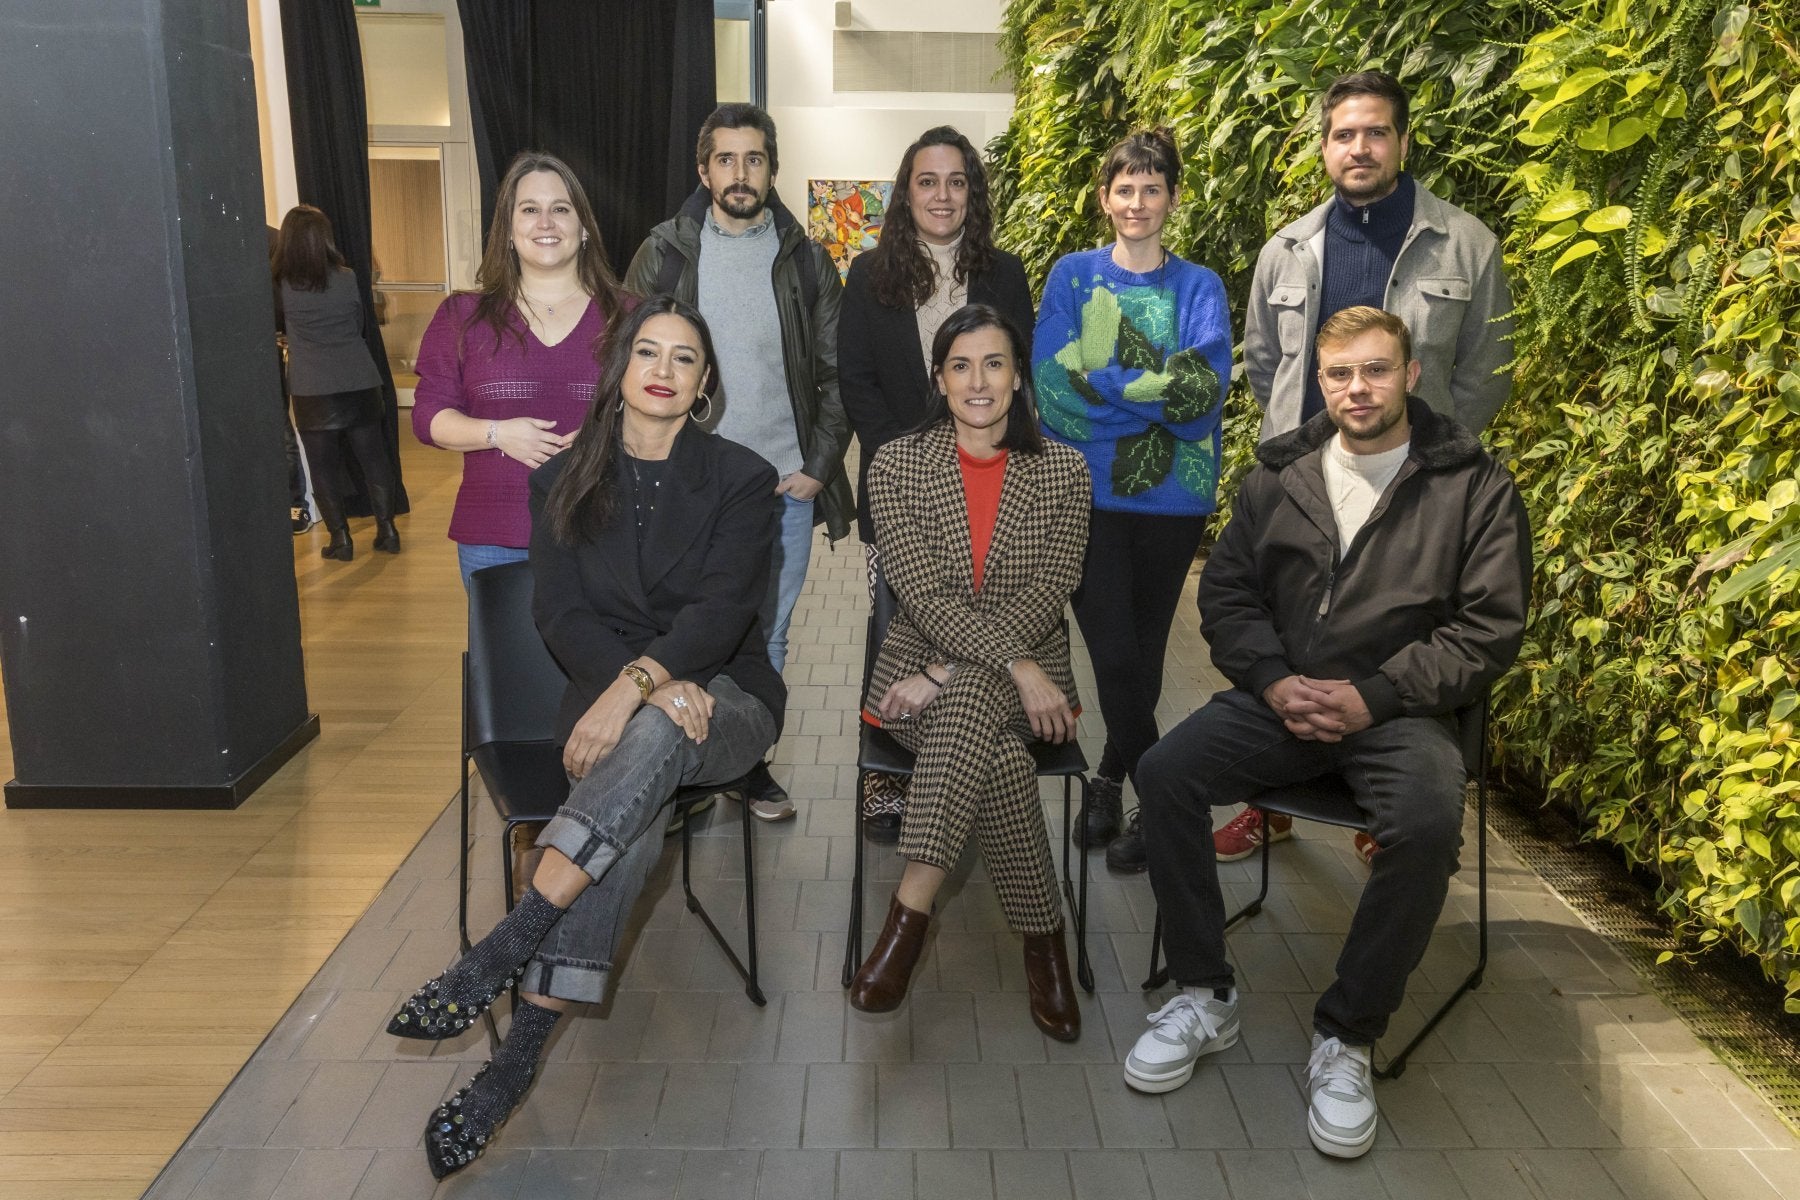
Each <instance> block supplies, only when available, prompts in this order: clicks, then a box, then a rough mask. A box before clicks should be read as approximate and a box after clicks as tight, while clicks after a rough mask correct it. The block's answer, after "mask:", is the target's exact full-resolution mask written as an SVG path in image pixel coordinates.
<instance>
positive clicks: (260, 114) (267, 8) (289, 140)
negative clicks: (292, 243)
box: [248, 0, 300, 228]
mask: <svg viewBox="0 0 1800 1200" xmlns="http://www.w3.org/2000/svg"><path fill="white" fill-rule="evenodd" d="M248 3H249V7H250V62H251V65H252V67H253V68H254V69H255V71H256V126H257V132H258V133H259V134H260V135H261V137H260V141H261V143H262V174H263V210H264V217H265V219H266V220H267V221H268V223H269V224H270V225H273V226H275V227H276V228H280V226H281V218H282V217H284V216H286V215H287V211H288V209H290V208H292V207H294V205H296V204H298V203H300V191H299V186H298V184H296V183H295V180H294V132H293V125H292V123H291V121H290V120H289V117H288V98H287V60H286V59H285V58H283V57H282V50H281V0H248Z"/></svg>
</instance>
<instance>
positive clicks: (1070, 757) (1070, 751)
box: [843, 569, 1094, 994]
mask: <svg viewBox="0 0 1800 1200" xmlns="http://www.w3.org/2000/svg"><path fill="white" fill-rule="evenodd" d="M899 607H900V602H899V600H898V598H897V597H895V595H894V591H893V589H892V588H890V587H889V586H888V584H887V580H886V579H884V578H882V576H881V573H880V571H879V569H878V570H877V571H876V574H875V604H874V606H873V608H872V609H871V611H870V613H869V625H868V634H867V641H866V643H865V644H864V646H863V673H862V690H861V691H860V692H858V693H857V696H858V708H857V728H858V730H859V731H860V737H859V739H858V745H857V757H856V767H857V770H858V772H859V773H860V774H859V780H860V776H861V775H866V774H869V773H870V772H877V773H880V774H883V775H911V774H912V773H913V753H912V751H910V750H908V749H907V748H906V747H904V746H902V745H901V744H900V743H899V742H897V741H895V740H894V739H893V737H892V735H890V734H888V733H887V732H886V731H884V730H882V729H880V728H878V727H877V726H874V725H871V724H869V723H868V722H867V721H864V720H862V709H861V697H862V696H864V695H866V694H867V693H868V690H869V679H870V678H871V677H872V676H873V675H874V674H875V659H876V657H877V656H878V655H879V654H880V652H881V643H882V641H883V640H884V639H885V638H886V637H887V627H888V622H889V621H891V620H892V619H893V616H894V613H895V611H896V610H898V609H899ZM1026 749H1028V750H1029V751H1030V752H1031V757H1032V760H1033V761H1034V762H1036V763H1037V773H1038V777H1039V778H1043V777H1045V776H1052V777H1060V778H1061V779H1062V781H1063V853H1062V890H1063V896H1064V897H1065V898H1066V899H1067V900H1068V902H1069V908H1070V910H1071V911H1073V912H1074V914H1075V956H1076V968H1075V977H1076V978H1077V979H1079V980H1080V981H1081V986H1082V987H1083V988H1085V989H1086V990H1087V991H1088V992H1089V993H1090V994H1091V993H1092V992H1093V990H1094V967H1093V964H1092V963H1091V962H1089V960H1088V950H1087V900H1088V859H1087V855H1086V854H1085V853H1083V854H1079V855H1077V857H1078V858H1079V859H1080V860H1081V887H1080V891H1079V893H1078V892H1077V891H1076V887H1075V884H1074V882H1073V881H1072V880H1071V879H1070V877H1069V830H1070V824H1069V815H1070V810H1071V802H1070V791H1071V787H1072V785H1073V784H1074V783H1076V782H1079V783H1080V784H1081V809H1080V819H1082V820H1084V821H1085V820H1086V819H1087V806H1088V779H1087V769H1088V765H1087V757H1086V756H1085V755H1084V754H1082V752H1081V746H1080V745H1079V744H1078V743H1076V742H1075V741H1073V740H1071V741H1068V742H1065V743H1063V744H1062V745H1060V746H1059V745H1055V744H1053V743H1051V742H1039V741H1033V742H1031V743H1029V744H1028V745H1027V747H1026ZM857 791H858V796H857V799H856V838H855V841H856V867H855V870H854V872H853V873H852V875H851V879H852V882H851V884H850V930H849V933H848V935H847V936H846V938H845V943H844V971H843V980H844V986H845V987H849V986H850V981H851V979H852V978H854V977H855V975H856V968H857V967H859V966H861V965H862V923H863V809H862V797H861V794H860V793H861V791H862V789H861V788H860V787H859V788H858V789H857Z"/></svg>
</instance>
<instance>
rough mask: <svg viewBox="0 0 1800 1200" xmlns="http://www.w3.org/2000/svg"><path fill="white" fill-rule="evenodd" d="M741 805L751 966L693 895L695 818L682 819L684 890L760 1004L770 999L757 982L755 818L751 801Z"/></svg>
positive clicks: (747, 990)
mask: <svg viewBox="0 0 1800 1200" xmlns="http://www.w3.org/2000/svg"><path fill="white" fill-rule="evenodd" d="M741 808H742V810H743V819H744V900H745V903H746V904H747V905H748V906H749V911H748V912H747V913H746V914H745V928H746V932H747V933H748V935H749V939H750V944H749V955H750V965H749V966H748V967H746V966H745V965H744V960H743V959H741V958H739V957H738V954H737V951H736V950H733V949H732V948H731V943H730V942H729V941H727V940H726V939H725V935H724V934H723V933H722V932H720V930H719V927H718V926H717V925H715V924H713V919H712V915H711V914H710V913H708V912H707V911H706V906H705V905H703V904H701V903H700V898H699V897H698V896H696V895H694V885H693V877H692V874H691V871H690V869H689V865H688V860H689V859H690V858H691V857H692V851H693V846H694V823H693V822H692V821H683V822H682V824H681V890H682V892H683V893H684V894H685V895H686V896H687V910H688V911H689V912H691V913H693V914H694V915H695V916H697V917H699V918H700V923H701V924H703V925H705V926H706V931H707V932H708V933H710V934H712V937H713V941H715V942H717V943H718V944H719V949H721V950H723V951H724V952H725V957H726V958H728V959H730V960H731V965H732V968H733V969H735V970H736V971H737V973H738V978H739V979H742V980H743V981H744V994H745V995H746V996H749V997H750V999H751V1001H752V1003H755V1004H757V1005H759V1006H760V1005H764V1004H767V1003H768V1002H769V1001H768V999H767V998H766V997H765V996H764V995H763V992H762V988H761V987H760V986H758V984H757V982H756V866H755V855H754V848H753V846H752V844H751V835H750V822H751V821H752V820H754V818H753V817H752V816H751V815H750V805H749V804H748V803H745V804H743V805H742V806H741Z"/></svg>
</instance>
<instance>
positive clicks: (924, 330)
mask: <svg viewBox="0 0 1800 1200" xmlns="http://www.w3.org/2000/svg"><path fill="white" fill-rule="evenodd" d="M919 244H920V245H921V246H923V247H925V249H926V250H927V251H928V252H929V253H930V254H931V265H932V268H933V270H935V271H936V273H937V280H936V283H935V285H934V286H933V287H932V289H931V298H930V299H928V300H926V301H925V303H923V304H921V305H919V311H918V312H917V313H916V314H915V315H916V316H917V317H918V321H919V348H920V349H921V350H923V351H924V352H925V364H926V366H928V367H929V366H930V365H931V343H932V341H933V340H935V339H936V337H937V332H938V330H939V329H940V328H941V327H942V326H943V324H944V322H945V321H947V320H949V319H950V314H951V313H953V312H955V311H956V310H957V309H959V308H961V307H962V306H963V305H965V304H967V303H968V302H969V289H968V288H967V287H965V286H964V285H962V284H960V283H958V282H956V253H957V251H959V250H961V249H962V234H960V233H959V234H957V235H956V240H955V241H953V242H951V243H950V244H949V245H948V246H939V245H936V244H934V243H932V242H928V241H926V240H925V239H923V238H920V239H919Z"/></svg>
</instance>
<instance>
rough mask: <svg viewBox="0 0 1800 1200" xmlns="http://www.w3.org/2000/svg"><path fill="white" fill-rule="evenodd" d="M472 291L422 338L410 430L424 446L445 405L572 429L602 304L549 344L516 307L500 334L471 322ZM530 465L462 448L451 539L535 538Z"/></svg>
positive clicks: (579, 413)
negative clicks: (509, 327) (509, 323)
mask: <svg viewBox="0 0 1800 1200" xmlns="http://www.w3.org/2000/svg"><path fill="white" fill-rule="evenodd" d="M479 299H480V298H479V297H478V296H476V295H473V294H461V295H455V296H451V297H450V298H449V299H448V300H445V301H444V303H443V304H441V305H439V306H438V310H437V315H436V316H434V317H432V318H431V325H430V327H429V328H427V329H426V330H425V337H424V338H423V340H421V341H420V343H419V359H418V372H419V386H418V389H417V391H415V392H414V394H413V410H412V424H413V433H414V434H416V435H417V436H418V439H419V440H420V441H421V442H424V443H425V444H426V445H427V446H434V445H436V444H437V443H435V442H433V441H432V440H431V420H432V418H433V417H435V416H437V415H438V413H440V412H442V411H443V410H445V409H447V408H451V409H455V410H456V411H457V412H460V413H462V414H463V415H464V416H468V417H473V418H474V419H475V420H477V421H505V420H509V419H510V418H513V417H538V418H540V419H542V420H546V421H554V422H555V424H554V425H553V426H552V427H551V429H550V432H551V433H555V434H565V433H574V432H575V431H576V430H577V429H579V428H580V427H581V423H582V422H583V421H584V420H586V419H587V414H588V410H589V409H590V408H592V407H593V403H594V385H595V384H597V383H599V381H600V363H599V360H598V359H597V358H596V357H595V352H596V349H597V347H598V346H599V343H600V337H601V335H602V334H603V333H604V332H605V331H606V322H605V320H604V319H603V318H602V317H601V315H600V306H599V305H598V304H595V303H594V302H593V301H591V300H590V301H589V302H588V306H587V311H585V312H583V313H582V314H581V320H580V321H578V322H576V324H575V328H574V329H573V330H571V331H570V333H569V336H567V337H565V338H564V339H563V340H562V341H560V342H558V343H556V345H554V346H546V345H545V344H544V343H543V342H542V341H540V340H539V339H538V336H537V335H536V334H535V333H532V332H531V330H530V329H529V328H528V327H527V326H526V325H525V322H524V320H523V318H521V317H519V316H518V314H517V313H515V314H514V315H513V326H514V329H516V330H518V331H519V332H521V333H523V334H524V342H523V344H521V343H520V341H519V339H518V338H517V337H515V336H514V334H513V330H508V331H507V334H506V336H505V337H503V338H499V339H497V340H496V338H495V337H494V331H493V330H492V329H490V328H488V326H487V324H486V323H485V322H479V323H476V322H474V320H473V319H474V316H475V305H476V302H477V301H478V300H479ZM530 476H531V468H529V467H527V466H526V465H525V464H524V463H522V462H519V461H518V460H516V459H512V458H508V457H507V456H505V455H503V454H502V453H500V451H499V450H495V449H481V450H470V451H468V452H466V453H465V454H464V455H463V477H462V486H461V487H460V488H458V489H457V492H456V507H455V509H454V510H453V511H452V513H451V515H450V540H451V541H453V542H462V543H464V544H467V545H476V546H511V547H514V548H516V549H524V548H525V547H527V546H529V545H531V510H530V488H529V486H528V484H527V480H528V479H529V478H530Z"/></svg>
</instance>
